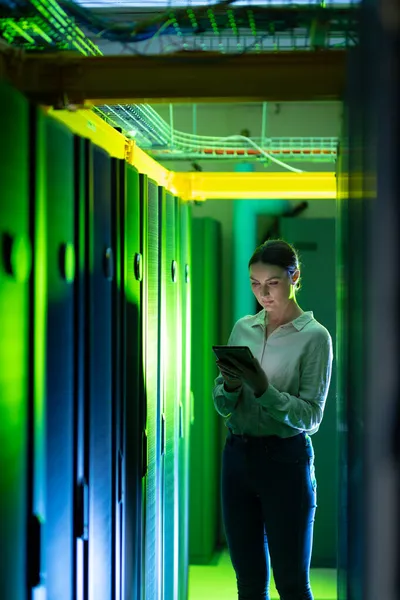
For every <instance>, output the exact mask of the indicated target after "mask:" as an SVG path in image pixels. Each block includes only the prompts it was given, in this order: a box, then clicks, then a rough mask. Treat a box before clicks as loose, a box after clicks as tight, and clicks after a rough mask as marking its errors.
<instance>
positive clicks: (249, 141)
mask: <svg viewBox="0 0 400 600" xmlns="http://www.w3.org/2000/svg"><path fill="white" fill-rule="evenodd" d="M220 139H221V140H246V142H248V143H249V144H250V145H251V146H253V148H255V149H256V150H258V151H259V152H260V153H261V154H262V155H263V156H265V157H266V158H268V159H269V160H272V162H274V163H276V164H277V165H280V166H281V167H283V168H284V169H288V171H293V173H304V171H302V170H301V169H295V167H291V166H290V165H287V164H286V163H284V162H282V161H281V160H279V159H278V158H275V156H271V154H268V152H266V151H265V150H263V149H262V148H261V146H259V145H258V144H256V142H254V141H253V140H252V139H250V138H248V137H246V136H245V135H229V136H227V137H223V138H220Z"/></svg>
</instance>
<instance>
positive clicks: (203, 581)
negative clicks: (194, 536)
mask: <svg viewBox="0 0 400 600" xmlns="http://www.w3.org/2000/svg"><path fill="white" fill-rule="evenodd" d="M213 563H214V564H213V565H212V566H206V567H203V566H190V569H189V600H235V599H237V591H236V581H235V573H234V571H233V569H232V565H231V563H230V559H229V555H228V553H227V552H223V553H221V554H219V555H217V556H216V557H215V559H214V561H213ZM311 585H312V590H313V593H314V600H336V598H337V594H336V571H335V570H334V569H314V570H312V572H311ZM276 598H279V596H278V594H277V592H276V591H275V586H274V584H273V582H271V599H274V600H275V599H276Z"/></svg>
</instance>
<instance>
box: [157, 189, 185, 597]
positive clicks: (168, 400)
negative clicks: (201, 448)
mask: <svg viewBox="0 0 400 600" xmlns="http://www.w3.org/2000/svg"><path fill="white" fill-rule="evenodd" d="M160 202H161V219H162V221H161V222H162V227H161V241H162V278H161V280H162V287H161V302H162V316H161V356H160V363H161V369H162V378H161V380H162V401H163V408H164V414H165V423H166V446H165V456H164V515H163V516H164V598H165V600H175V599H176V598H177V594H178V567H179V562H178V553H179V521H178V520H179V487H178V486H179V456H178V447H179V406H180V396H181V389H180V376H181V373H180V372H181V364H180V363H181V337H180V336H181V333H180V331H181V322H180V319H179V314H178V312H179V306H178V301H179V294H178V290H179V266H178V261H179V254H178V243H177V241H178V240H177V233H178V221H177V217H178V211H177V200H176V199H175V198H174V196H172V195H171V194H168V193H165V192H164V191H162V190H161V191H160Z"/></svg>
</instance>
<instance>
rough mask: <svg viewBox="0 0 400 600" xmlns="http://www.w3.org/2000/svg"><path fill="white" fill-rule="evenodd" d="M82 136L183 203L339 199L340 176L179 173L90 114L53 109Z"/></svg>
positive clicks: (56, 117) (50, 112)
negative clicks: (158, 161) (131, 166)
mask: <svg viewBox="0 0 400 600" xmlns="http://www.w3.org/2000/svg"><path fill="white" fill-rule="evenodd" d="M48 114H49V115H51V116H52V117H54V118H55V119H58V120H59V121H61V122H63V123H64V124H65V125H66V126H68V127H69V128H70V129H71V130H72V131H73V132H74V133H76V134H77V135H80V136H83V137H86V138H89V139H91V140H92V142H93V143H95V144H97V145H98V146H100V147H102V148H104V149H105V150H106V151H107V152H108V153H109V154H110V155H111V156H114V157H115V158H120V159H125V160H127V162H128V163H129V164H131V165H133V166H134V167H135V168H136V169H137V170H138V171H139V172H140V173H145V174H146V175H148V177H150V178H151V179H153V180H154V181H156V182H157V183H158V185H160V186H162V187H164V188H165V189H167V190H168V191H170V192H171V193H173V194H175V195H176V196H179V197H180V198H182V200H183V201H187V202H190V201H204V200H211V199H213V200H234V199H242V198H246V199H249V200H266V199H274V200H275V199H276V198H280V199H288V200H296V199H320V200H323V199H334V198H336V176H335V173H286V172H282V173H270V172H268V173H205V172H203V173H180V172H173V171H169V170H168V169H166V168H165V167H163V166H161V165H160V164H159V163H157V162H156V161H155V160H153V159H152V158H151V157H150V156H149V155H148V154H146V152H144V151H143V150H141V149H140V148H139V147H138V146H137V145H136V144H135V142H134V141H132V140H128V139H127V138H126V137H125V136H123V135H122V134H121V133H119V132H118V131H116V130H115V129H114V128H113V127H111V126H110V125H108V124H107V123H106V122H105V121H103V119H101V118H100V117H98V116H97V115H96V114H95V113H94V112H93V111H91V110H87V109H86V110H77V111H66V110H53V109H52V110H48Z"/></svg>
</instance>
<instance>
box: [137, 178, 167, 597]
mask: <svg viewBox="0 0 400 600" xmlns="http://www.w3.org/2000/svg"><path fill="white" fill-rule="evenodd" d="M141 184H142V185H141V195H142V198H141V200H142V211H143V239H144V265H145V269H144V277H145V279H144V287H143V325H144V350H145V373H146V375H145V387H146V412H147V415H146V423H147V428H146V431H147V451H148V460H147V465H148V469H147V476H146V479H145V482H144V487H145V498H144V523H145V539H144V545H145V548H144V561H143V570H144V574H143V576H144V582H145V585H144V586H143V588H142V594H143V598H145V600H157V599H159V598H161V583H162V581H161V574H160V572H161V564H160V560H161V552H160V544H161V540H160V522H161V513H160V402H159V364H158V363H159V338H158V329H159V294H160V288H159V281H160V278H159V264H160V257H159V254H160V245H159V206H158V188H157V185H156V184H155V183H154V182H152V181H148V180H147V178H145V177H143V178H142V179H141Z"/></svg>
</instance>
